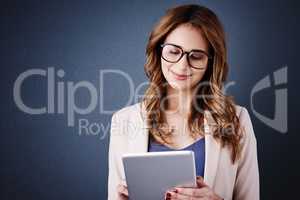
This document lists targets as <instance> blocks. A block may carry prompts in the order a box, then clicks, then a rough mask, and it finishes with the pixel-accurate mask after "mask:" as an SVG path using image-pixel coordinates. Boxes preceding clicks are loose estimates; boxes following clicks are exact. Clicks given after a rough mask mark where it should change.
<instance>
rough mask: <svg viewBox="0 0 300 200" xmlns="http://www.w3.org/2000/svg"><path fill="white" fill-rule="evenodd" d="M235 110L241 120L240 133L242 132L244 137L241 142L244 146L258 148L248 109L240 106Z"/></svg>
mask: <svg viewBox="0 0 300 200" xmlns="http://www.w3.org/2000/svg"><path fill="white" fill-rule="evenodd" d="M235 108H236V115H237V116H238V118H239V123H240V131H242V135H243V139H242V140H241V143H242V146H248V147H249V146H253V145H254V146H256V137H255V133H254V129H253V125H252V122H251V118H250V115H249V112H248V110H247V108H245V107H243V106H239V105H236V106H235Z"/></svg>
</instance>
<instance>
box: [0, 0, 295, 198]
mask: <svg viewBox="0 0 300 200" xmlns="http://www.w3.org/2000/svg"><path fill="white" fill-rule="evenodd" d="M183 3H200V4H203V5H205V6H208V7H209V8H211V9H212V10H214V11H215V12H216V13H217V14H218V15H219V17H220V19H221V20H222V22H223V24H224V26H225V30H226V33H227V41H228V48H229V55H228V58H229V64H230V74H229V79H228V83H230V84H231V85H230V87H228V93H230V94H232V95H233V96H235V99H236V101H237V103H238V104H240V105H243V106H245V107H246V108H247V109H248V110H249V113H250V115H251V118H252V122H253V126H254V130H255V135H256V137H257V141H258V154H259V155H258V156H259V164H260V176H261V199H288V198H289V197H290V198H291V197H293V196H295V194H296V191H297V189H298V187H297V186H298V185H299V184H296V183H297V182H298V178H300V177H299V162H298V161H299V155H298V154H297V152H299V151H298V148H299V146H300V145H299V139H300V137H299V133H298V132H297V130H298V128H297V127H296V125H297V121H298V119H299V118H298V114H299V103H298V100H299V94H298V93H297V91H299V90H298V89H297V88H298V86H299V83H298V82H297V79H298V76H297V74H299V72H300V71H299V67H300V65H299V61H298V59H297V58H299V55H298V52H299V51H298V49H297V47H299V28H298V27H299V26H298V23H297V21H299V11H298V10H299V3H297V1H279V0H278V1H272V0H269V1H261V0H255V1H248V2H241V1H234V0H228V1H216V0H213V1H170V0H168V1H158V0H156V1H137V0H135V1H132V0H129V1H6V2H5V1H2V2H1V19H0V20H1V59H0V62H1V73H0V74H1V79H0V81H1V84H0V87H1V100H0V101H1V104H0V106H1V123H0V127H1V138H0V142H1V145H0V149H1V162H0V163H1V164H0V169H1V170H0V174H1V178H0V180H1V190H2V191H1V194H0V198H1V199H3V200H4V199H5V200H8V199H9V200H11V199H23V198H24V199H32V200H33V199H44V200H48V199H49V200H50V199H51V200H52V199H72V200H76V199H78V200H79V199H105V198H106V195H107V192H106V187H107V173H108V169H107V153H108V142H109V135H108V133H109V125H110V118H111V112H112V111H115V110H118V109H120V108H121V107H123V106H124V105H125V104H126V103H128V104H133V103H135V102H136V101H138V99H129V94H130V92H132V91H131V89H130V88H131V86H132V85H133V86H134V88H135V89H137V86H138V85H141V84H142V83H144V82H145V81H147V79H146V77H145V75H144V71H143V65H144V61H145V46H146V41H147V37H148V35H149V32H150V31H151V29H152V27H153V25H154V23H155V22H156V21H157V20H158V19H159V18H160V17H161V16H162V15H163V14H164V12H165V10H166V9H167V8H169V7H170V6H174V5H179V4H183ZM124 73H125V74H124ZM26 77H27V78H26ZM126 77H127V78H126ZM128 77H131V78H130V80H132V82H131V81H129V80H128ZM261 80H263V81H261ZM288 85H289V87H288ZM144 89H145V88H144V87H141V88H140V89H139V90H137V91H134V92H137V93H139V94H142V92H143V90H144ZM251 92H252V93H251ZM254 93H255V94H254ZM251 94H252V95H251ZM287 94H288V95H287ZM48 96H49V98H48ZM251 97H252V99H253V102H252V103H253V106H251ZM287 100H288V101H287ZM276 106H277V107H276ZM288 107H289V112H287V108H288ZM103 109H105V112H104V110H103ZM286 114H288V115H286ZM287 116H288V117H287ZM273 118H274V119H273ZM276 120H277V121H276Z"/></svg>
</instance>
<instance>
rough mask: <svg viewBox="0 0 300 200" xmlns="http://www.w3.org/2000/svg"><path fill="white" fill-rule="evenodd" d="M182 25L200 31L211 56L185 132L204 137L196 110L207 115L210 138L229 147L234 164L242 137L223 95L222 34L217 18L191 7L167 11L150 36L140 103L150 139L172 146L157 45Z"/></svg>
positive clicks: (201, 116) (224, 57) (225, 68)
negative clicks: (145, 77) (145, 117)
mask: <svg viewBox="0 0 300 200" xmlns="http://www.w3.org/2000/svg"><path fill="white" fill-rule="evenodd" d="M182 24H188V25H192V26H193V27H195V28H198V29H200V30H201V32H202V34H203V37H204V38H205V39H206V41H207V44H208V47H209V49H208V50H209V53H210V54H211V55H212V56H213V59H211V60H209V62H208V66H207V69H206V71H205V74H204V76H203V78H202V79H201V81H200V82H199V83H198V85H197V86H198V87H197V89H196V93H195V94H196V95H194V96H197V97H201V98H194V99H193V101H192V106H191V110H190V111H189V116H188V119H187V123H188V128H189V130H190V131H191V133H192V137H196V136H199V135H202V136H204V134H205V132H204V126H203V125H204V117H205V114H204V113H205V112H201V111H199V108H201V110H202V111H204V110H206V111H209V113H211V115H210V116H211V117H212V118H213V120H214V123H215V124H213V125H212V124H209V126H210V128H211V127H213V128H211V130H212V131H211V133H210V134H212V135H213V137H214V138H215V139H216V140H217V141H218V142H220V143H221V146H222V148H223V147H228V148H229V149H230V150H231V159H232V162H233V163H234V162H235V161H236V160H237V159H238V158H239V156H240V151H241V150H240V140H241V136H242V135H241V134H240V131H238V130H239V129H240V126H239V118H238V117H237V116H236V109H235V103H234V101H233V98H232V97H231V96H227V95H225V94H224V92H223V91H222V89H223V84H224V82H225V80H226V77H227V73H228V64H227V50H226V43H225V33H224V29H223V26H222V24H221V23H220V20H219V19H218V17H217V16H216V14H215V13H214V12H213V11H211V10H210V9H208V8H206V7H204V6H200V5H193V4H192V5H181V6H177V7H174V8H171V9H169V10H167V12H166V14H165V15H164V16H163V17H162V18H161V19H160V20H159V22H158V23H157V24H156V25H155V27H154V28H153V30H152V32H151V33H150V36H149V40H148V44H147V47H146V63H145V66H144V68H145V73H146V75H147V77H148V78H149V81H150V84H149V87H148V88H147V90H146V92H145V95H144V98H143V101H142V102H143V104H144V106H145V110H146V116H147V125H148V128H149V134H150V139H155V140H156V141H157V142H159V143H162V144H163V143H171V141H170V138H171V135H172V134H171V131H172V130H171V131H170V129H168V128H166V127H165V125H164V124H166V116H165V113H164V111H163V109H161V108H162V104H164V105H165V106H167V101H164V103H163V101H162V99H163V98H164V97H166V94H167V92H166V90H167V89H166V85H167V81H166V79H165V77H164V75H163V73H162V70H161V48H160V45H161V44H163V42H164V41H165V39H166V37H167V36H168V34H169V33H170V32H171V31H173V30H174V29H176V28H177V27H178V26H179V25H182ZM202 83H208V84H202ZM208 96H209V98H208ZM228 130H230V131H228Z"/></svg>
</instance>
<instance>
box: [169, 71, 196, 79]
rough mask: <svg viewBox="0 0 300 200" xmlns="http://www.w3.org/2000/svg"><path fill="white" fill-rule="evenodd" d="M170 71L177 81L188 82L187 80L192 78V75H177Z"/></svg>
mask: <svg viewBox="0 0 300 200" xmlns="http://www.w3.org/2000/svg"><path fill="white" fill-rule="evenodd" d="M170 71H171V73H172V74H173V75H174V78H175V79H176V80H186V79H188V78H189V77H190V76H192V75H185V74H177V73H175V72H173V71H172V70H170Z"/></svg>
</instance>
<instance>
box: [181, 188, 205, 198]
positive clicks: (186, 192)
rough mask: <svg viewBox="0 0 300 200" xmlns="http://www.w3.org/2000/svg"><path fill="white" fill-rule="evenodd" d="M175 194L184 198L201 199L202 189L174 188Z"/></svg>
mask: <svg viewBox="0 0 300 200" xmlns="http://www.w3.org/2000/svg"><path fill="white" fill-rule="evenodd" d="M176 191H177V192H176V194H178V195H181V196H186V197H203V196H204V195H203V193H204V192H205V191H204V188H176Z"/></svg>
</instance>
